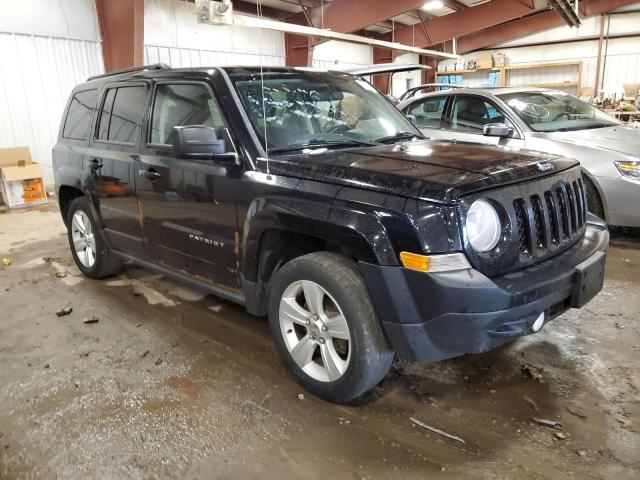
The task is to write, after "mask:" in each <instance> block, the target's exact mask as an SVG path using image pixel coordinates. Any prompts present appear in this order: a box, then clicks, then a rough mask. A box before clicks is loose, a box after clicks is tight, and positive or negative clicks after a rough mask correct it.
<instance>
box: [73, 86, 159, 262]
mask: <svg viewBox="0 0 640 480" xmlns="http://www.w3.org/2000/svg"><path fill="white" fill-rule="evenodd" d="M147 93H148V86H147V85H146V84H145V83H140V82H138V83H116V84H110V85H107V87H106V88H105V89H104V91H103V96H102V102H101V104H100V110H99V111H98V117H97V120H96V128H95V131H94V135H93V139H92V142H91V144H90V145H89V148H88V149H87V153H86V155H85V157H84V158H85V162H86V164H85V171H86V172H87V175H88V177H89V178H90V180H91V181H90V182H88V184H89V185H90V186H91V187H90V188H91V195H92V197H93V198H94V201H95V202H96V204H97V208H98V211H99V215H100V218H101V222H102V225H103V227H104V233H105V235H106V236H107V238H108V240H109V241H110V243H111V245H112V246H113V247H114V248H115V249H117V250H121V251H124V252H127V253H130V254H133V255H138V254H140V253H141V252H142V241H143V235H142V223H141V219H140V216H139V212H138V204H137V201H136V197H135V172H134V167H135V163H136V162H137V160H138V156H139V152H140V139H141V135H140V133H141V122H142V117H143V114H142V109H143V106H144V105H145V104H146V96H147Z"/></svg>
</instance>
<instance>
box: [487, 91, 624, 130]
mask: <svg viewBox="0 0 640 480" xmlns="http://www.w3.org/2000/svg"><path fill="white" fill-rule="evenodd" d="M498 96H499V97H500V98H501V99H502V100H503V101H505V102H506V103H507V104H508V105H509V106H510V107H511V108H512V109H513V110H514V111H515V112H516V114H518V116H519V117H520V118H521V119H522V120H523V121H524V122H525V123H526V124H527V125H528V126H529V127H530V128H531V129H532V130H534V131H536V132H567V131H571V130H585V129H588V128H602V127H610V126H612V125H619V124H620V122H618V121H617V120H616V119H614V118H613V117H611V116H609V115H607V114H606V113H604V112H602V111H600V110H598V109H597V108H594V107H593V106H591V105H589V104H588V103H587V102H583V101H582V100H580V99H578V98H576V97H574V96H573V95H569V94H568V93H564V92H554V91H551V92H550V91H544V92H519V93H506V94H502V95H498Z"/></svg>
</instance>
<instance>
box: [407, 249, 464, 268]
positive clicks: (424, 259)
mask: <svg viewBox="0 0 640 480" xmlns="http://www.w3.org/2000/svg"><path fill="white" fill-rule="evenodd" d="M400 261H401V262H402V266H403V267H404V268H409V269H411V270H418V271H419V272H448V271H454V270H467V269H469V268H471V265H470V264H469V261H468V260H467V257H465V256H464V254H463V253H444V254H440V255H420V254H418V253H411V252H400Z"/></svg>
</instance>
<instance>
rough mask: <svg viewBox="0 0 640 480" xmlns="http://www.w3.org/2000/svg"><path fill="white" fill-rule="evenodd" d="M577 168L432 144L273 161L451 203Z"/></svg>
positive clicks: (276, 167) (292, 170)
mask: <svg viewBox="0 0 640 480" xmlns="http://www.w3.org/2000/svg"><path fill="white" fill-rule="evenodd" d="M577 164H578V162H577V161H575V160H573V159H569V158H564V157H558V156H554V155H546V154H541V153H533V152H530V151H527V150H520V149H514V148H509V147H492V146H484V145H478V144H473V143H459V142H442V141H431V140H420V141H414V142H406V143H404V144H396V145H381V146H376V147H358V148H350V149H344V150H329V151H325V152H324V153H310V154H297V155H285V156H280V157H275V158H271V159H270V160H269V167H270V171H271V172H272V173H275V174H279V175H284V176H289V177H296V178H303V179H308V180H317V181H322V182H330V183H335V184H340V185H345V186H350V187H356V188H364V189H367V190H375V191H380V192H385V193H391V194H394V195H400V196H405V197H412V198H417V199H421V200H428V201H433V202H438V203H453V202H454V201H455V200H456V199H457V198H458V197H459V196H460V195H463V194H466V193H470V192H474V191H478V190H482V189H486V188H491V187H496V186H500V185H506V184H510V183H514V182H519V181H524V180H530V179H535V178H539V177H543V176H547V175H550V174H554V173H557V172H559V171H562V170H566V169H568V168H571V167H572V166H574V165H577Z"/></svg>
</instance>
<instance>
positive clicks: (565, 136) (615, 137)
mask: <svg viewBox="0 0 640 480" xmlns="http://www.w3.org/2000/svg"><path fill="white" fill-rule="evenodd" d="M542 136H543V137H546V138H552V139H554V140H562V141H565V142H571V143H576V144H580V145H585V146H588V147H596V148H604V149H607V150H612V151H614V152H619V153H624V154H627V155H633V156H635V157H640V125H616V126H613V127H606V128H594V129H587V130H574V131H572V132H552V133H546V134H542Z"/></svg>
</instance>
